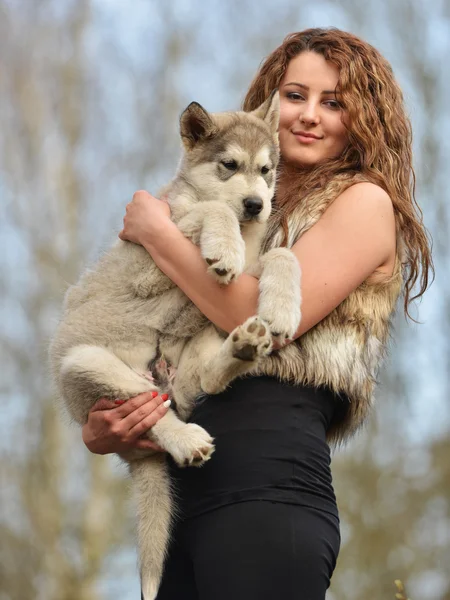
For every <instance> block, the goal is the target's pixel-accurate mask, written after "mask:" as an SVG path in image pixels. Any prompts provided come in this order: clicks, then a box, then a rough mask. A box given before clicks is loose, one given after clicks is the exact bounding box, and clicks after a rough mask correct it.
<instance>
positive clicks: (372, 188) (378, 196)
mask: <svg viewBox="0 0 450 600" xmlns="http://www.w3.org/2000/svg"><path fill="white" fill-rule="evenodd" d="M332 209H333V210H332ZM328 210H330V211H331V210H332V212H334V211H345V212H348V211H352V213H353V215H354V216H355V217H356V218H358V217H359V216H361V217H364V215H367V214H368V213H370V214H371V215H372V216H373V215H377V214H378V215H380V216H381V215H384V216H385V217H388V216H390V217H391V218H392V220H393V219H394V207H393V205H392V200H391V198H390V196H389V195H388V194H387V192H385V190H383V188H381V187H380V186H379V185H376V184H374V183H370V182H368V181H365V182H361V183H355V184H354V185H352V186H350V187H349V188H347V189H346V190H345V192H342V194H340V195H339V196H338V197H337V198H336V200H335V201H334V202H333V204H332V205H331V206H330V208H329V209H328ZM327 212H328V211H327Z"/></svg>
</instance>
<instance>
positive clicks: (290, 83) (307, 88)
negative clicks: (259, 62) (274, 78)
mask: <svg viewBox="0 0 450 600" xmlns="http://www.w3.org/2000/svg"><path fill="white" fill-rule="evenodd" d="M284 85H296V86H297V87H299V88H302V89H303V90H306V91H307V92H309V87H308V86H307V85H305V84H304V83H298V82H297V81H291V82H289V83H285V84H284ZM322 94H336V90H323V91H322Z"/></svg>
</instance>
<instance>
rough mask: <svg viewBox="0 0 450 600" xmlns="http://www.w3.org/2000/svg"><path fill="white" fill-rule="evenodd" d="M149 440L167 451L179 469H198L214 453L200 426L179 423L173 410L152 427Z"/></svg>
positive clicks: (209, 439)
mask: <svg viewBox="0 0 450 600" xmlns="http://www.w3.org/2000/svg"><path fill="white" fill-rule="evenodd" d="M151 439H152V440H154V441H155V442H156V443H157V444H158V445H159V446H161V447H162V448H164V450H167V452H169V454H170V455H171V456H172V458H173V459H174V460H175V462H176V463H177V464H178V465H179V466H180V467H189V466H193V467H200V466H201V465H202V464H203V463H205V462H206V461H208V460H209V459H210V458H211V455H212V453H213V452H214V445H213V438H212V437H211V436H210V435H209V433H208V432H207V431H205V429H203V427H200V425H196V424H195V423H185V422H184V421H181V419H179V418H178V416H177V415H176V414H175V412H174V411H173V410H169V411H168V412H167V413H166V414H165V415H164V417H162V418H161V419H160V420H159V421H158V422H157V423H156V424H155V425H153V427H152V429H151Z"/></svg>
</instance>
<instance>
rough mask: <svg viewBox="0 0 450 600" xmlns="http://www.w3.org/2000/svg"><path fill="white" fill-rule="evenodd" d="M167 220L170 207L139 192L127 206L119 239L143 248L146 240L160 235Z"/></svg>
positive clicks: (145, 193)
mask: <svg viewBox="0 0 450 600" xmlns="http://www.w3.org/2000/svg"><path fill="white" fill-rule="evenodd" d="M168 220H170V207H169V205H168V204H167V202H165V201H164V200H158V198H155V197H154V196H152V195H151V194H149V193H148V192H145V191H142V190H141V191H139V192H136V193H135V194H133V199H132V201H131V202H130V203H129V204H127V208H126V215H125V217H124V219H123V229H122V231H121V232H120V233H119V237H120V239H121V240H128V241H129V242H134V243H135V244H140V245H141V246H143V245H144V242H145V240H146V239H147V240H148V239H149V238H151V237H153V236H156V235H157V234H161V232H162V231H163V230H164V227H165V225H166V224H167V221H168Z"/></svg>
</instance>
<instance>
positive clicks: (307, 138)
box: [294, 132, 321, 144]
mask: <svg viewBox="0 0 450 600" xmlns="http://www.w3.org/2000/svg"><path fill="white" fill-rule="evenodd" d="M294 135H295V137H296V138H297V140H298V141H299V142H301V143H302V144H313V143H314V142H318V141H319V140H320V139H321V138H319V137H316V136H313V135H307V134H304V133H297V132H296V133H294Z"/></svg>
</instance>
